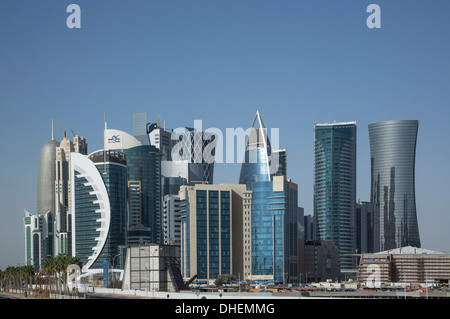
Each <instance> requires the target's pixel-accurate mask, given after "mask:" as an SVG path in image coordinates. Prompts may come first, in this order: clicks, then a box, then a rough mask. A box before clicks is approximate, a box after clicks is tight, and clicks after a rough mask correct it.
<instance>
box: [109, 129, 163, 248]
mask: <svg viewBox="0 0 450 319" xmlns="http://www.w3.org/2000/svg"><path fill="white" fill-rule="evenodd" d="M104 145H105V149H112V150H120V151H122V152H123V153H124V154H125V155H126V157H127V177H128V188H129V189H128V194H129V214H130V215H129V219H128V226H127V227H128V231H129V235H130V237H133V238H130V240H131V242H136V239H137V238H143V239H144V242H146V241H147V239H149V240H150V242H152V243H155V244H160V243H162V241H163V239H162V216H161V156H162V154H161V153H160V150H159V149H158V148H157V147H155V146H154V145H142V143H141V142H140V141H139V140H138V139H137V138H135V137H134V136H132V135H130V134H128V133H126V132H123V131H120V130H113V129H105V132H104ZM145 238H147V239H145Z"/></svg>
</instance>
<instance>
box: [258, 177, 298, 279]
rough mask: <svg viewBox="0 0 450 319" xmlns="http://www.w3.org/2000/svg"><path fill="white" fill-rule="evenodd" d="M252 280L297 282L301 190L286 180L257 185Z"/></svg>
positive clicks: (275, 178)
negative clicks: (299, 199) (299, 191)
mask: <svg viewBox="0 0 450 319" xmlns="http://www.w3.org/2000/svg"><path fill="white" fill-rule="evenodd" d="M252 192H253V194H252V210H251V216H252V218H251V236H252V245H251V247H252V255H251V256H252V261H251V265H252V279H255V280H275V281H279V282H288V281H291V280H296V279H297V276H298V270H297V264H298V262H297V241H298V230H297V227H298V225H297V224H298V213H297V212H298V203H297V200H298V188H297V184H294V183H292V182H290V181H288V180H286V178H285V177H284V176H274V177H273V181H263V182H257V183H253V188H252Z"/></svg>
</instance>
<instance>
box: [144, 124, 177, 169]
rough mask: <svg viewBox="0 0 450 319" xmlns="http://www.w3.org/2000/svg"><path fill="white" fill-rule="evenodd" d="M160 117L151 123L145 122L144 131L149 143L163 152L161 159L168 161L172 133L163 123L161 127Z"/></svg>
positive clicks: (169, 158)
mask: <svg viewBox="0 0 450 319" xmlns="http://www.w3.org/2000/svg"><path fill="white" fill-rule="evenodd" d="M160 122H161V119H160V117H159V116H158V118H157V119H156V120H155V122H153V123H147V127H146V132H147V135H148V139H147V140H148V141H149V143H150V145H153V146H155V147H156V148H157V149H159V150H160V152H161V153H162V154H163V155H162V158H161V160H163V161H170V160H171V158H172V157H171V154H170V153H171V152H172V133H171V132H168V131H166V128H165V125H164V127H161V123H160Z"/></svg>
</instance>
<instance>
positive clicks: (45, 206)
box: [37, 134, 59, 215]
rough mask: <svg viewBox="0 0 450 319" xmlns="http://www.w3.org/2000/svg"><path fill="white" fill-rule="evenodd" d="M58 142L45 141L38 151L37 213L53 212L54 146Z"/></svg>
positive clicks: (56, 145)
mask: <svg viewBox="0 0 450 319" xmlns="http://www.w3.org/2000/svg"><path fill="white" fill-rule="evenodd" d="M52 135H53V134H52ZM57 147H59V142H58V141H55V139H54V138H53V136H52V140H50V141H48V142H47V143H45V144H44V145H43V146H42V147H41V150H40V152H39V163H38V180H37V214H39V215H43V214H45V213H47V212H48V211H51V212H52V213H55V179H56V148H57Z"/></svg>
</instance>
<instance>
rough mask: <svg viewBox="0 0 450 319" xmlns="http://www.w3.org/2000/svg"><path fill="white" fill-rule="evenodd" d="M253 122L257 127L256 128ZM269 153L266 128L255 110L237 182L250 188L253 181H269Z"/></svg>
mask: <svg viewBox="0 0 450 319" xmlns="http://www.w3.org/2000/svg"><path fill="white" fill-rule="evenodd" d="M255 124H257V125H258V126H259V128H256V127H255ZM271 155H272V148H271V145H270V141H269V138H268V136H267V129H266V127H265V126H264V123H263V121H262V119H261V116H260V114H259V112H258V111H257V112H256V115H255V118H254V119H253V123H252V127H251V130H250V134H249V136H248V139H247V144H246V147H245V155H244V161H243V163H242V166H241V173H240V176H239V184H245V185H247V189H251V188H252V184H253V183H255V182H263V181H270V180H271V174H270V156H271Z"/></svg>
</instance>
